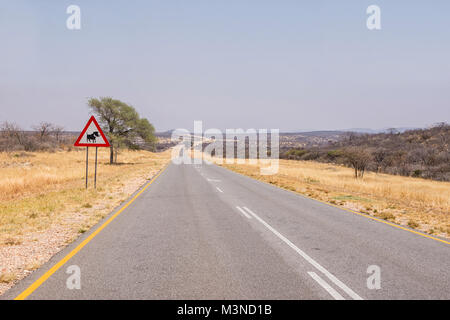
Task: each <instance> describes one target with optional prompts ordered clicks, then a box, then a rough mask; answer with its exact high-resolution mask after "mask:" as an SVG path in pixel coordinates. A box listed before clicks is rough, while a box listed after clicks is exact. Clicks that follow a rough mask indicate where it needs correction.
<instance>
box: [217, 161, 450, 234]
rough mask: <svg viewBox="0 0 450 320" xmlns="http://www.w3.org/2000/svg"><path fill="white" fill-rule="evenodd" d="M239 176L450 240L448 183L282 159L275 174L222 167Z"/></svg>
mask: <svg viewBox="0 0 450 320" xmlns="http://www.w3.org/2000/svg"><path fill="white" fill-rule="evenodd" d="M223 166H224V167H226V168H229V169H231V170H233V171H236V172H238V173H241V174H244V175H247V176H250V177H253V178H256V179H259V180H262V181H265V182H268V183H271V184H274V185H277V186H279V187H282V188H285V189H288V190H291V191H295V192H298V193H301V194H304V195H306V196H308V197H311V198H314V199H318V200H322V201H326V202H329V203H331V204H334V205H339V206H342V207H345V208H348V209H352V210H356V211H359V212H363V213H367V214H370V215H372V216H376V217H379V218H382V219H385V220H388V221H391V222H395V223H398V224H401V225H405V226H408V227H410V228H413V229H418V230H421V231H424V232H427V233H429V234H434V235H439V236H443V237H447V238H449V237H450V183H448V182H437V181H431V180H424V179H419V178H409V177H401V176H393V175H387V174H376V173H371V172H369V173H366V175H365V176H364V179H362V180H361V179H358V180H356V179H355V178H354V177H353V174H354V173H353V170H352V169H349V168H346V167H341V166H336V165H330V164H323V163H317V162H311V161H294V160H280V169H279V172H278V173H277V174H276V175H272V176H263V175H260V171H259V165H250V164H248V163H246V164H239V165H238V164H231V165H230V164H224V165H223Z"/></svg>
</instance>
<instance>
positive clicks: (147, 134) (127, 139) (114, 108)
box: [88, 97, 156, 164]
mask: <svg viewBox="0 0 450 320" xmlns="http://www.w3.org/2000/svg"><path fill="white" fill-rule="evenodd" d="M88 105H89V107H90V108H91V110H92V112H93V113H94V114H95V115H97V118H98V122H99V124H100V126H101V127H102V128H103V129H104V131H105V134H106V136H107V137H108V140H109V142H110V144H111V147H110V163H111V164H112V163H114V161H115V160H114V151H115V150H117V149H118V148H119V147H120V146H121V145H125V146H127V147H129V148H132V149H140V148H143V147H145V148H149V149H152V150H153V149H154V147H155V141H156V138H155V135H154V133H155V128H154V127H153V125H152V124H151V123H150V121H148V120H147V119H146V118H141V117H140V116H139V114H138V113H137V111H136V110H135V109H134V107H132V106H130V105H128V104H126V103H125V102H122V101H120V100H117V99H113V98H111V97H100V98H99V99H97V98H91V99H89V101H88Z"/></svg>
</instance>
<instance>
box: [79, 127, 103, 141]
mask: <svg viewBox="0 0 450 320" xmlns="http://www.w3.org/2000/svg"><path fill="white" fill-rule="evenodd" d="M80 143H82V144H90V143H92V144H106V141H105V140H104V139H103V137H102V135H101V134H100V131H99V130H98V128H97V126H96V125H95V123H94V122H91V123H90V124H89V127H88V129H87V130H86V132H85V133H84V135H83V136H82V137H81V139H80Z"/></svg>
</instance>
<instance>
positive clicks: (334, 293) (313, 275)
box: [308, 272, 345, 300]
mask: <svg viewBox="0 0 450 320" xmlns="http://www.w3.org/2000/svg"><path fill="white" fill-rule="evenodd" d="M308 274H309V275H310V276H311V278H313V279H314V280H316V281H317V283H318V284H319V285H320V286H321V287H322V288H324V289H325V290H326V291H328V293H329V294H330V295H331V296H332V297H333V298H334V299H336V300H345V299H344V297H343V296H341V295H340V294H339V293H338V292H337V291H336V290H334V289H333V288H332V287H331V286H330V285H329V284H328V283H326V281H325V280H323V279H322V278H321V277H319V276H318V275H317V273H315V272H308Z"/></svg>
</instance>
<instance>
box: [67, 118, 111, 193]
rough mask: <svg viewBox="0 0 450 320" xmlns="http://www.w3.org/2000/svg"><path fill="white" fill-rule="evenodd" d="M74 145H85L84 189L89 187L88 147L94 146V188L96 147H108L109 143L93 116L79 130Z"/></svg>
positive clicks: (95, 185)
mask: <svg viewBox="0 0 450 320" xmlns="http://www.w3.org/2000/svg"><path fill="white" fill-rule="evenodd" d="M74 146H75V147H86V189H88V187H89V177H88V175H89V147H95V175H94V188H95V189H97V167H98V148H99V147H100V148H101V147H104V148H109V147H111V145H110V144H109V141H108V139H106V136H105V134H104V133H103V130H102V128H100V126H99V124H98V122H97V120H95V117H94V116H92V117H91V118H90V119H89V121H88V122H87V124H86V125H85V126H84V129H83V131H81V134H80V136H79V137H78V139H77V141H75V144H74Z"/></svg>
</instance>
